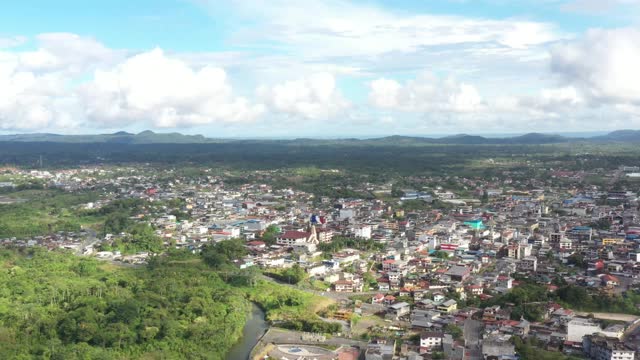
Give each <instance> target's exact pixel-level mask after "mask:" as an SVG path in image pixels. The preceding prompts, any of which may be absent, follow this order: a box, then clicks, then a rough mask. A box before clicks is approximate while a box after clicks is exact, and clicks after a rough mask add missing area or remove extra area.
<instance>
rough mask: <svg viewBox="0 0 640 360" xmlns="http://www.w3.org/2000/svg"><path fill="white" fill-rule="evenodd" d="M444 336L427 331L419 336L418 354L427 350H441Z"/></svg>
mask: <svg viewBox="0 0 640 360" xmlns="http://www.w3.org/2000/svg"><path fill="white" fill-rule="evenodd" d="M443 338H444V334H443V333H441V332H434V331H427V332H423V333H422V334H420V352H421V353H423V352H426V351H427V350H439V349H440V348H442V339H443Z"/></svg>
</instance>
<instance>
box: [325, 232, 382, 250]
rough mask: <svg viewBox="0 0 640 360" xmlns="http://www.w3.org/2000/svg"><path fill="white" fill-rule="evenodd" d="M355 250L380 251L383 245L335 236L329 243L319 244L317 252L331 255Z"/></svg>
mask: <svg viewBox="0 0 640 360" xmlns="http://www.w3.org/2000/svg"><path fill="white" fill-rule="evenodd" d="M346 248H350V249H357V250H361V251H381V250H382V249H384V244H381V243H380V242H377V241H375V240H372V239H363V238H352V237H342V236H335V237H334V238H333V239H332V240H331V242H329V243H321V244H320V245H318V250H320V251H323V252H325V253H328V254H331V253H334V252H337V251H340V250H342V249H346Z"/></svg>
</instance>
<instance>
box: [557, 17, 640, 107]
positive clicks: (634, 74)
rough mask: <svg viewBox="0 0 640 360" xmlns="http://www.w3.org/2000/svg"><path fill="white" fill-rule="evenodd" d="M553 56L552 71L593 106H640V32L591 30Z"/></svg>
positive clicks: (558, 48)
mask: <svg viewBox="0 0 640 360" xmlns="http://www.w3.org/2000/svg"><path fill="white" fill-rule="evenodd" d="M551 55H552V58H551V65H552V71H553V72H554V73H556V74H558V75H560V76H561V78H562V80H563V81H564V82H566V84H568V85H571V86H575V87H576V88H578V89H579V90H580V91H582V92H583V93H584V94H585V95H586V96H587V97H590V98H591V101H592V102H593V103H594V104H596V105H597V104H601V103H610V104H617V103H636V104H640V67H639V66H638V64H640V31H638V30H636V29H631V28H624V29H614V30H602V29H596V30H589V31H588V32H587V33H586V35H585V36H584V37H583V38H581V39H579V40H576V41H572V42H567V43H564V44H561V45H558V46H556V47H555V48H554V49H553V50H552V52H551Z"/></svg>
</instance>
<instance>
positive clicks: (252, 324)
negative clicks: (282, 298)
mask: <svg viewBox="0 0 640 360" xmlns="http://www.w3.org/2000/svg"><path fill="white" fill-rule="evenodd" d="M268 329H269V325H268V324H267V321H266V320H265V313H264V311H263V310H262V309H260V307H258V306H257V305H256V304H253V305H252V309H251V315H250V316H249V318H248V319H247V323H246V324H245V325H244V328H243V329H242V337H241V338H240V340H238V342H237V343H236V344H235V345H233V346H232V347H231V349H229V352H227V355H226V358H227V359H234V360H236V359H237V360H246V359H251V358H252V357H250V356H251V353H252V351H253V349H254V347H255V346H256V344H258V341H259V340H260V338H262V336H263V335H264V334H265V332H266V331H267V330H268Z"/></svg>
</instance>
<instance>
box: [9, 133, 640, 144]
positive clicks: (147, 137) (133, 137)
mask: <svg viewBox="0 0 640 360" xmlns="http://www.w3.org/2000/svg"><path fill="white" fill-rule="evenodd" d="M0 142H51V143H77V144H80V143H84V144H86V143H89V144H90V143H104V144H108V143H113V144H210V143H234V142H237V143H247V142H260V143H263V142H267V143H269V142H277V143H282V144H295V145H297V144H300V145H323V144H324V145H330V144H342V145H347V144H353V145H421V144H452V145H455V144H460V145H485V144H486V145H490V144H494V145H499V144H511V145H517V144H522V145H537V144H558V143H567V142H590V143H592V142H593V143H598V142H600V143H605V142H634V143H635V142H638V143H640V130H617V131H613V132H611V133H608V134H606V135H601V136H594V137H588V138H575V137H565V136H561V135H551V134H541V133H529V134H525V135H520V136H513V137H504V138H494V137H483V136H478V135H468V134H458V135H452V136H446V137H441V138H430V137H417V136H400V135H393V136H387V137H380V138H373V139H353V138H348V139H336V140H319V139H294V140H233V139H213V138H207V137H204V136H202V135H184V134H180V133H175V132H174V133H156V132H153V131H150V130H147V131H143V132H141V133H138V134H132V133H128V132H125V131H119V132H116V133H113V134H97V135H59V134H48V133H34V134H15V135H0Z"/></svg>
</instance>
